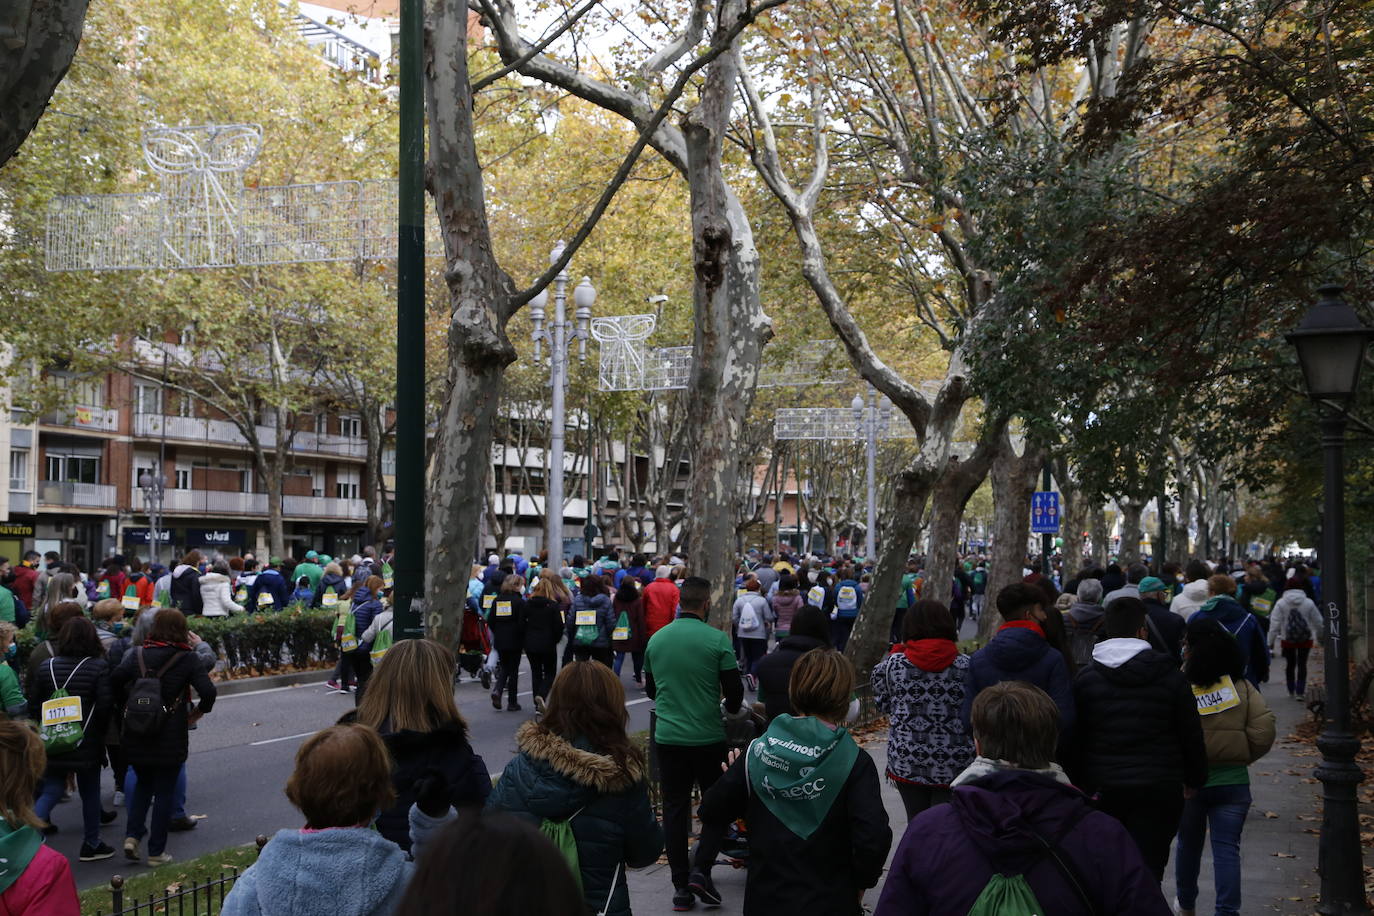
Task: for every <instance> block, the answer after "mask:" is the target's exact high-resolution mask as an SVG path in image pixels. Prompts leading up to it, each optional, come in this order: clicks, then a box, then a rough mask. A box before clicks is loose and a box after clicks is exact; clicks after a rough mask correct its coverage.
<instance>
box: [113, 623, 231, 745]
mask: <svg viewBox="0 0 1374 916" xmlns="http://www.w3.org/2000/svg"><path fill="white" fill-rule="evenodd" d="M141 648H142V650H143V651H142V655H143V659H144V664H145V665H146V666H147V669H148V676H149V677H152V676H153V675H154V674H156V672H157V671H158V669H160V668H161V667H162V666H163V665H165V664H167V662H168V660H169V659H171V658H172V657H173V656H176V660H175V661H173V662H172V664H171V667H169V668H168V669H167V673H166V674H164V675H162V679H161V680H162V702H163V705H165V706H166V707H168V708H169V709H171V710H172V715H171V716H170V717H169V718H168V720H167V722H166V724H165V725H164V726H163V728H162V731H161V732H160V733H159V734H157V735H153V736H152V737H144V736H141V735H133V734H130V733H129V732H127V731H126V732H125V733H124V737H123V741H122V743H123V747H124V755H125V756H126V757H127V758H128V759H129V762H130V763H142V764H146V765H148V766H180V765H181V764H183V763H185V762H186V755H187V746H188V744H189V742H188V739H187V734H186V730H187V716H188V714H189V712H190V699H191V691H193V690H194V691H195V693H196V696H198V697H199V698H200V707H199V708H200V711H201V712H202V713H206V712H209V711H210V709H211V708H212V707H213V706H214V705H215V685H214V683H213V682H212V681H211V680H210V676H209V674H208V673H207V672H206V670H205V666H204V665H203V664H201V662H200V659H199V658H198V657H197V655H196V653H195V652H192V651H190V650H188V649H185V648H180V647H176V646H165V645H164V646H143V647H141ZM139 654H140V653H139V648H138V647H134V648H130V649H129V651H127V652H125V653H124V657H123V658H121V659H120V660H119V666H118V667H117V668H115V670H114V673H113V674H112V675H111V676H110V684H111V686H112V687H113V688H114V695H115V702H116V703H117V704H118V705H119V706H120V708H123V706H124V704H125V703H126V702H127V701H128V699H129V688H130V687H132V686H133V683H134V681H136V680H138V679H139V677H140V674H139V668H138V659H139ZM174 704H175V705H174Z"/></svg>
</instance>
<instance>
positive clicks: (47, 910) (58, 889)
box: [0, 846, 81, 916]
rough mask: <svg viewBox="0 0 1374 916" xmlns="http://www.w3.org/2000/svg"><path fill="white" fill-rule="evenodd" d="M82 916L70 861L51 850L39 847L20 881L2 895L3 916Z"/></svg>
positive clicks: (1, 908)
mask: <svg viewBox="0 0 1374 916" xmlns="http://www.w3.org/2000/svg"><path fill="white" fill-rule="evenodd" d="M38 913H42V914H43V916H81V905H80V904H79V903H77V900H76V882H75V881H73V880H72V867H71V865H69V864H67V860H66V858H64V857H63V856H62V855H61V854H59V853H57V852H56V851H54V850H53V849H51V848H50V847H48V846H40V847H38V852H37V853H35V854H34V857H33V861H31V862H30V863H29V867H28V868H26V869H24V873H23V874H22V875H20V876H19V880H18V881H16V882H14V883H13V884H11V885H10V886H9V888H8V889H7V890H6V891H5V892H4V893H3V894H0V916H35V914H38Z"/></svg>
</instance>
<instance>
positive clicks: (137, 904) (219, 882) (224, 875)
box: [95, 836, 267, 916]
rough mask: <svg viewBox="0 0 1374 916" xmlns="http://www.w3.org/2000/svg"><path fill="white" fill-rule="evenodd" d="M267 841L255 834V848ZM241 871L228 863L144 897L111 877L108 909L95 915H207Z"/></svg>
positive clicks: (219, 906)
mask: <svg viewBox="0 0 1374 916" xmlns="http://www.w3.org/2000/svg"><path fill="white" fill-rule="evenodd" d="M266 845H267V837H265V836H259V837H258V838H257V847H258V852H262V847H264V846H266ZM241 874H242V872H240V871H239V870H238V867H237V866H230V867H229V868H228V869H226V870H223V871H221V872H220V873H219V877H216V878H207V879H206V880H204V881H193V882H191V883H190V884H174V885H172V886H171V887H168V888H167V889H166V892H165V893H164V894H163V895H162V896H160V897H159V896H157V895H155V894H149V895H148V897H147V899H142V898H138V897H134V896H132V895H126V894H125V892H124V878H123V877H122V876H120V875H115V876H114V877H113V878H111V879H110V897H111V909H110V911H109V912H108V913H107V912H106V911H105V910H104V909H103V908H98V909H97V910H96V911H95V916H154V914H157V916H208V914H211V913H218V912H219V911H220V910H222V909H223V908H224V898H225V897H226V896H228V894H229V889H230V888H232V887H233V886H234V882H235V881H237V880H238V879H239V876H240V875H241Z"/></svg>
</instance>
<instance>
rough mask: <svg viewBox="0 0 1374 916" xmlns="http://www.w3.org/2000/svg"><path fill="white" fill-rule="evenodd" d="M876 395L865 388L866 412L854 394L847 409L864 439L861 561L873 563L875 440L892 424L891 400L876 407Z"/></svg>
mask: <svg viewBox="0 0 1374 916" xmlns="http://www.w3.org/2000/svg"><path fill="white" fill-rule="evenodd" d="M877 398H878V393H877V392H876V391H874V390H873V389H872V388H870V389H868V409H867V410H866V411H865V410H864V399H863V395H859V394H856V395H854V400H852V401H850V402H849V406H850V407H851V408H852V409H853V411H854V422H855V423H856V424H858V426H859V429H860V430H861V431H862V435H863V437H864V449H865V453H866V458H867V461H868V518H867V524H868V527H867V529H866V530H865V531H864V561H865V562H867V563H872V562H873V550H874V547H875V546H876V545H877V536H876V535H877V528H878V437H879V436H880V435H882V434H883V433H885V432H886V431H887V428H888V426H889V425H891V423H892V401H891V400H889V399H888V397H887V395H883V399H882V406H881V407H879V406H878V404H877Z"/></svg>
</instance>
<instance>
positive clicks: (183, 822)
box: [167, 816, 196, 833]
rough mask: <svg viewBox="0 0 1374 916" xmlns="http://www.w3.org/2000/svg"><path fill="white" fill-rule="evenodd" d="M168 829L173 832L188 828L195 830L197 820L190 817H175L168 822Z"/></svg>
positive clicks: (183, 830)
mask: <svg viewBox="0 0 1374 916" xmlns="http://www.w3.org/2000/svg"><path fill="white" fill-rule="evenodd" d="M167 829H168V830H170V831H172V832H173V833H182V832H185V831H187V830H195V829H196V822H195V821H194V820H193V819H191V818H189V817H185V816H182V817H174V818H172V819H171V820H170V821H168V822H167Z"/></svg>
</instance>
